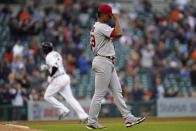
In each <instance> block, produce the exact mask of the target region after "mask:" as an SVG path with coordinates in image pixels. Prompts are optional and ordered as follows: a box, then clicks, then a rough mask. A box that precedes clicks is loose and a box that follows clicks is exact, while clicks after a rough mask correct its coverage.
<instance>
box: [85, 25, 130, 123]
mask: <svg viewBox="0 0 196 131" xmlns="http://www.w3.org/2000/svg"><path fill="white" fill-rule="evenodd" d="M114 31H115V30H114V28H111V27H110V26H109V25H107V24H104V23H100V22H96V23H95V24H94V26H93V28H92V29H91V32H90V35H91V40H90V46H91V50H92V52H93V54H94V55H95V58H94V59H93V62H92V69H93V70H94V71H95V93H94V96H93V98H92V102H91V106H90V112H89V118H88V125H97V123H98V122H97V121H98V114H99V111H100V108H101V100H102V99H103V98H104V96H105V95H106V93H107V91H108V88H110V89H111V91H112V94H113V97H114V102H115V104H116V105H117V107H118V109H119V110H120V112H121V114H122V116H123V118H124V119H125V120H126V121H127V122H128V120H129V118H132V117H133V115H132V114H131V113H130V111H129V110H128V109H127V106H126V104H125V101H124V99H123V96H122V89H121V85H120V82H119V79H118V76H117V73H116V70H115V68H114V62H113V60H114V58H115V50H114V45H113V42H112V39H111V37H110V36H112V35H113V33H114Z"/></svg>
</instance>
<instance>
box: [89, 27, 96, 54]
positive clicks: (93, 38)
mask: <svg viewBox="0 0 196 131" xmlns="http://www.w3.org/2000/svg"><path fill="white" fill-rule="evenodd" d="M94 30H95V27H92V29H91V32H94ZM90 46H91V50H92V49H93V47H95V46H96V43H95V36H94V35H93V34H91V41H90Z"/></svg>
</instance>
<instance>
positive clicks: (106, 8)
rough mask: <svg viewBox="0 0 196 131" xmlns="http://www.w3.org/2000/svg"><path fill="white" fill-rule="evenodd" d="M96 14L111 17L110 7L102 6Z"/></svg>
mask: <svg viewBox="0 0 196 131" xmlns="http://www.w3.org/2000/svg"><path fill="white" fill-rule="evenodd" d="M98 12H101V13H104V14H107V15H109V16H112V7H111V6H109V5H107V4H102V5H100V6H99V8H98Z"/></svg>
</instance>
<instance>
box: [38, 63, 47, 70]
mask: <svg viewBox="0 0 196 131" xmlns="http://www.w3.org/2000/svg"><path fill="white" fill-rule="evenodd" d="M40 69H41V70H42V71H43V70H47V69H48V66H47V65H45V64H43V65H41V66H40Z"/></svg>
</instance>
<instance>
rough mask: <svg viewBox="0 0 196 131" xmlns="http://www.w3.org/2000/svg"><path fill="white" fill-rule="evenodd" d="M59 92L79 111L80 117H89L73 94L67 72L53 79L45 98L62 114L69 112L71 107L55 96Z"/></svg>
mask: <svg viewBox="0 0 196 131" xmlns="http://www.w3.org/2000/svg"><path fill="white" fill-rule="evenodd" d="M57 92H59V93H60V94H61V95H62V96H63V97H64V98H65V100H66V101H67V102H68V103H69V104H70V105H71V107H72V108H73V109H74V111H75V112H76V113H77V115H78V117H79V119H86V118H87V117H88V115H87V114H86V113H85V111H84V110H83V108H82V107H81V105H80V104H79V102H78V101H77V100H76V99H75V98H74V96H73V94H72V91H71V87H70V77H69V76H68V75H67V74H65V75H62V76H59V77H57V78H55V79H53V80H52V82H51V83H50V84H49V86H48V88H47V89H46V92H45V95H44V99H45V100H46V101H48V102H49V103H50V104H52V106H53V107H55V108H56V109H57V110H58V111H59V113H60V114H62V113H63V112H68V111H69V109H68V108H67V107H65V105H63V104H62V103H60V102H59V101H58V100H57V99H56V98H55V97H54V95H55V94H56V93H57Z"/></svg>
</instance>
